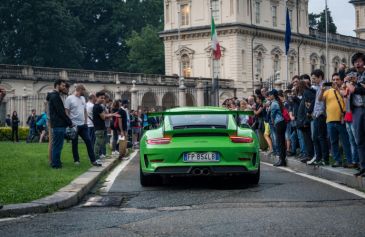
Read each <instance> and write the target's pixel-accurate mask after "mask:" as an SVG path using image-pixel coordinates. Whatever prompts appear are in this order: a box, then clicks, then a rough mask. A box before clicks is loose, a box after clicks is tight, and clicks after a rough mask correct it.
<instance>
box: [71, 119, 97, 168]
mask: <svg viewBox="0 0 365 237" xmlns="http://www.w3.org/2000/svg"><path fill="white" fill-rule="evenodd" d="M88 131H89V129H88V127H87V125H81V126H77V134H78V136H76V138H75V139H73V140H72V155H73V157H74V161H75V162H80V156H79V147H78V143H79V136H80V137H81V138H82V140H84V142H85V145H86V149H87V154H88V155H89V159H90V161H91V163H93V162H94V161H95V154H94V150H93V146H92V144H91V140H90V137H89V132H88Z"/></svg>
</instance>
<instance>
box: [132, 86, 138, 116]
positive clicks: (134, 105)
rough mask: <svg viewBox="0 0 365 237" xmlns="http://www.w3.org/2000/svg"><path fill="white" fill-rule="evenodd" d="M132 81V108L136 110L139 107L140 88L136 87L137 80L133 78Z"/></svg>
mask: <svg viewBox="0 0 365 237" xmlns="http://www.w3.org/2000/svg"><path fill="white" fill-rule="evenodd" d="M132 83H133V86H132V88H131V89H130V92H131V109H133V110H136V109H138V97H137V92H138V90H137V88H136V81H135V80H133V81H132Z"/></svg>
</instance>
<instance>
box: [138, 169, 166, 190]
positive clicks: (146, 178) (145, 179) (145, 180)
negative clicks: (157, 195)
mask: <svg viewBox="0 0 365 237" xmlns="http://www.w3.org/2000/svg"><path fill="white" fill-rule="evenodd" d="M139 180H140V183H141V185H142V186H143V187H151V186H157V185H159V184H161V177H159V176H158V175H145V174H143V171H142V168H141V166H140V167H139Z"/></svg>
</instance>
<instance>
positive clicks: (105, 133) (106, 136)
mask: <svg viewBox="0 0 365 237" xmlns="http://www.w3.org/2000/svg"><path fill="white" fill-rule="evenodd" d="M102 131H103V136H104V143H103V144H102V146H100V149H99V155H104V156H106V144H108V143H109V137H108V131H107V130H106V129H105V130H102Z"/></svg>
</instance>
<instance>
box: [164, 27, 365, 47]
mask: <svg viewBox="0 0 365 237" xmlns="http://www.w3.org/2000/svg"><path fill="white" fill-rule="evenodd" d="M216 29H217V33H218V36H224V35H252V36H253V35H254V36H256V37H263V38H268V39H273V40H282V41H284V39H285V31H282V30H276V29H272V28H266V27H262V26H256V25H249V24H243V23H226V24H220V25H217V28H216ZM160 37H161V38H163V40H165V41H166V40H167V41H169V40H177V39H178V30H177V29H174V30H167V31H163V32H160ZM180 37H181V39H182V40H186V39H191V38H193V39H197V38H209V37H210V26H209V25H206V26H197V27H189V28H184V29H180ZM328 41H329V47H330V48H333V49H338V50H345V51H349V50H350V49H352V48H356V49H362V50H363V51H365V40H362V39H359V38H356V37H351V36H344V35H340V34H330V37H329V39H328ZM300 42H302V43H304V44H309V45H313V46H318V47H324V45H325V34H323V33H320V32H318V31H315V30H312V29H310V34H308V35H306V34H298V33H292V43H300Z"/></svg>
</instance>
